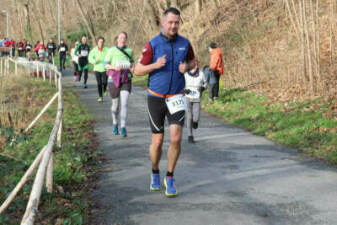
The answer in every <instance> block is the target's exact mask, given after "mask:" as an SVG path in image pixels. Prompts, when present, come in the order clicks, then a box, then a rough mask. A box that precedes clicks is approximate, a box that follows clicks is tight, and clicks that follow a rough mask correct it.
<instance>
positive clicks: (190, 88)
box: [184, 59, 207, 143]
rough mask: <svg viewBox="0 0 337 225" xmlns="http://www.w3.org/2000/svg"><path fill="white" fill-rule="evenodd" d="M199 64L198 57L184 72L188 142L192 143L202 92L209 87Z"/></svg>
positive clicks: (198, 116)
mask: <svg viewBox="0 0 337 225" xmlns="http://www.w3.org/2000/svg"><path fill="white" fill-rule="evenodd" d="M198 64H199V62H198V60H197V59H194V60H192V61H190V62H189V68H191V69H190V70H189V71H188V72H186V73H185V74H184V77H185V97H186V103H187V117H186V119H187V131H188V142H190V143H194V137H193V131H192V128H193V129H197V128H198V122H199V119H200V102H201V97H202V92H203V91H204V90H205V89H206V87H207V81H206V77H205V75H204V73H203V71H202V70H200V69H199V67H198V66H199V65H198Z"/></svg>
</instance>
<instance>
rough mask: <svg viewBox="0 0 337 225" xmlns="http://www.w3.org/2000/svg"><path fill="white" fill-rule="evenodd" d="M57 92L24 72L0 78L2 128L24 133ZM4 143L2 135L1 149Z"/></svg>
mask: <svg viewBox="0 0 337 225" xmlns="http://www.w3.org/2000/svg"><path fill="white" fill-rule="evenodd" d="M55 91H56V90H55V88H53V87H52V86H50V85H49V83H47V82H43V81H37V80H34V79H32V78H31V77H29V75H26V74H25V73H23V72H22V73H19V76H7V77H4V76H2V77H0V128H2V129H5V128H12V129H13V130H14V131H15V132H22V130H24V129H25V128H26V127H27V126H28V125H29V123H30V122H31V121H32V120H33V119H34V118H35V116H36V115H37V114H38V113H39V111H40V110H41V109H42V107H43V106H44V105H45V104H46V103H47V102H48V101H49V97H48V96H51V95H52V94H53V93H54V92H55ZM54 105H55V103H54ZM49 120H50V119H47V118H46V117H42V118H41V119H40V122H51V123H52V122H53V121H51V120H50V121H49ZM1 132H2V131H1V130H0V133H1ZM4 142H5V137H4V136H3V135H1V138H0V149H1V148H2V147H3V144H4Z"/></svg>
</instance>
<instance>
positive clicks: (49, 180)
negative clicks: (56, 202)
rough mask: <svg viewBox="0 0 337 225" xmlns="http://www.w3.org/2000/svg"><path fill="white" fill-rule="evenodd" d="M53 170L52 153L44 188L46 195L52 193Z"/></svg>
mask: <svg viewBox="0 0 337 225" xmlns="http://www.w3.org/2000/svg"><path fill="white" fill-rule="evenodd" d="M53 169H54V160H53V153H51V154H50V158H49V162H48V167H47V174H46V188H47V192H48V193H52V192H53Z"/></svg>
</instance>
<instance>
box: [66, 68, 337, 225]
mask: <svg viewBox="0 0 337 225" xmlns="http://www.w3.org/2000/svg"><path fill="white" fill-rule="evenodd" d="M67 74H70V72H69V71H68V72H67V73H66V75H65V76H64V83H65V86H66V87H69V88H72V89H74V90H75V91H76V92H77V93H78V94H79V96H80V101H82V102H83V103H84V104H85V105H86V106H87V107H88V109H89V111H90V112H91V113H92V114H93V116H94V119H95V120H96V123H95V132H96V133H97V135H98V138H99V144H100V145H99V149H100V150H101V151H103V153H104V155H105V157H106V159H107V160H106V161H105V162H104V164H103V165H101V166H102V168H101V173H100V176H99V178H98V182H97V189H96V190H95V191H94V192H93V193H92V196H91V197H92V198H93V199H96V204H97V206H98V208H97V209H95V210H94V212H93V218H94V219H93V221H91V224H102V225H105V224H108V225H116V224H119V225H136V224H137V225H145V224H146V225H227V224H228V225H264V224H266V225H267V224H268V225H269V224H270V225H288V224H289V225H295V224H296V225H309V224H317V225H325V224H329V225H336V224H337V213H336V211H337V210H336V209H337V199H336V198H337V188H336V187H337V173H336V172H337V170H336V168H334V167H332V166H329V165H327V164H325V163H323V162H319V161H316V160H314V159H310V158H307V157H305V156H304V155H302V154H301V153H298V152H297V151H296V150H293V149H288V148H285V147H282V146H279V145H277V144H275V143H273V142H271V141H269V140H267V139H265V138H263V137H259V136H255V135H252V134H250V133H249V132H247V131H245V130H242V129H239V128H237V127H235V126H232V125H229V124H227V123H224V122H222V121H220V120H219V119H216V118H214V117H211V116H209V115H206V114H204V113H203V114H202V115H201V120H200V124H199V127H200V128H199V129H198V130H196V133H195V139H196V141H197V143H196V144H189V143H187V133H186V129H185V131H184V134H183V141H182V154H181V156H180V159H179V161H178V165H177V168H176V171H175V179H176V186H177V189H178V191H179V196H178V197H176V198H167V197H165V195H164V192H163V191H161V192H151V191H150V190H149V185H150V173H151V165H150V160H149V155H148V147H149V144H150V139H151V132H150V128H149V123H148V117H147V113H146V91H145V90H144V89H142V88H139V87H135V86H134V87H133V91H132V94H131V96H130V101H129V114H128V122H127V130H128V137H127V138H122V137H121V136H113V135H112V125H111V114H110V107H111V98H110V97H109V96H107V97H105V98H104V102H103V103H98V102H97V97H98V94H97V88H96V81H95V78H94V76H93V75H90V76H89V82H88V84H89V86H88V89H82V88H81V87H80V86H79V84H78V83H74V82H73V80H72V76H70V75H67ZM166 131H168V129H167V128H166ZM167 134H168V132H167V133H166V136H165V138H166V139H165V143H164V146H163V151H164V154H163V157H162V161H161V165H160V169H161V176H162V177H163V176H164V175H165V173H166V168H167V157H166V152H167V148H168V142H167V141H168V139H167Z"/></svg>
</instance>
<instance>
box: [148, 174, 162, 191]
mask: <svg viewBox="0 0 337 225" xmlns="http://www.w3.org/2000/svg"><path fill="white" fill-rule="evenodd" d="M150 190H151V191H160V190H161V187H160V174H159V173H158V174H154V173H153V174H152V175H151V185H150Z"/></svg>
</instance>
